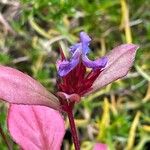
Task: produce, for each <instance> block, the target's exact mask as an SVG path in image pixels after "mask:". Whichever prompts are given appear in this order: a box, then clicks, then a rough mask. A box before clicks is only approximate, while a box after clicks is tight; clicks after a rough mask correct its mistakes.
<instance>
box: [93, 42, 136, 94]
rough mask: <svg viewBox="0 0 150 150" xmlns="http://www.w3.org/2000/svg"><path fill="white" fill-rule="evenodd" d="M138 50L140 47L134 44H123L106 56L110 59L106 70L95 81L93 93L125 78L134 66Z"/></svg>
mask: <svg viewBox="0 0 150 150" xmlns="http://www.w3.org/2000/svg"><path fill="white" fill-rule="evenodd" d="M137 49H138V46H136V45H134V44H123V45H120V46H118V47H116V48H114V49H113V50H112V51H111V52H110V53H109V54H108V55H106V57H107V58H108V62H107V65H106V68H105V69H104V70H103V71H102V72H101V73H100V75H99V76H98V77H97V79H96V80H95V81H94V83H93V85H92V91H91V92H94V91H96V90H98V89H99V88H102V87H104V86H106V85H107V84H109V83H111V82H113V81H115V80H117V79H119V78H122V77H124V76H125V75H126V74H127V73H128V71H129V69H130V68H131V66H132V65H133V61H134V58H135V53H136V50H137ZM91 92H90V93H91Z"/></svg>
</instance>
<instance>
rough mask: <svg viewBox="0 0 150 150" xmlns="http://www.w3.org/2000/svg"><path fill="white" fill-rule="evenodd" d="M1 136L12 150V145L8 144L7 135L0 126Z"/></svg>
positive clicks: (9, 149)
mask: <svg viewBox="0 0 150 150" xmlns="http://www.w3.org/2000/svg"><path fill="white" fill-rule="evenodd" d="M0 134H1V136H2V138H3V141H4V142H5V144H6V145H7V148H8V150H12V147H11V146H10V143H9V142H8V140H7V138H6V136H5V134H4V132H3V129H2V128H1V126H0Z"/></svg>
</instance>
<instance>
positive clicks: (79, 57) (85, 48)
mask: <svg viewBox="0 0 150 150" xmlns="http://www.w3.org/2000/svg"><path fill="white" fill-rule="evenodd" d="M90 41H91V38H90V37H89V36H88V35H87V34H86V33H85V32H81V33H80V43H77V44H75V45H73V46H71V47H70V52H71V55H72V57H71V58H70V60H69V61H68V60H63V61H62V62H60V63H59V64H58V66H57V67H58V74H59V75H60V76H61V77H63V76H66V75H67V74H68V73H69V72H70V71H71V70H73V69H74V68H75V67H76V66H77V65H78V64H79V63H80V61H81V62H82V63H83V65H84V66H85V67H88V68H92V69H94V70H96V69H102V68H104V67H105V66H106V64H107V57H103V58H100V59H98V60H95V61H91V60H89V59H88V57H87V54H88V53H89V51H90V48H89V45H90Z"/></svg>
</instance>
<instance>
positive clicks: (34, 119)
mask: <svg viewBox="0 0 150 150" xmlns="http://www.w3.org/2000/svg"><path fill="white" fill-rule="evenodd" d="M7 124H8V129H9V131H10V134H11V136H12V137H13V139H14V140H15V142H16V143H17V144H19V145H20V146H21V148H22V149H24V150H60V147H61V144H62V140H63V137H64V134H65V125H64V120H63V118H62V116H61V115H60V114H59V112H57V111H55V110H53V109H51V108H48V107H45V106H33V105H30V106H29V105H15V104H12V105H11V106H10V108H9V113H8V120H7Z"/></svg>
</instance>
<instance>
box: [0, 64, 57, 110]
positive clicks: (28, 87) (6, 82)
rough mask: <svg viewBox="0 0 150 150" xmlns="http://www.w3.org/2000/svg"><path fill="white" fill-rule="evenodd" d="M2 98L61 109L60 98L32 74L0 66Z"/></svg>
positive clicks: (18, 102)
mask: <svg viewBox="0 0 150 150" xmlns="http://www.w3.org/2000/svg"><path fill="white" fill-rule="evenodd" d="M0 99H2V100H5V101H7V102H9V103H14V104H31V105H44V106H48V107H51V108H54V109H59V107H60V104H59V100H58V98H57V97H56V96H54V95H53V94H52V93H50V92H48V91H47V90H46V89H45V88H44V87H43V86H42V85H41V84H40V83H39V82H37V81H36V80H34V79H33V78H31V77H30V76H28V75H26V74H24V73H22V72H20V71H18V70H16V69H13V68H10V67H5V66H0Z"/></svg>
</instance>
